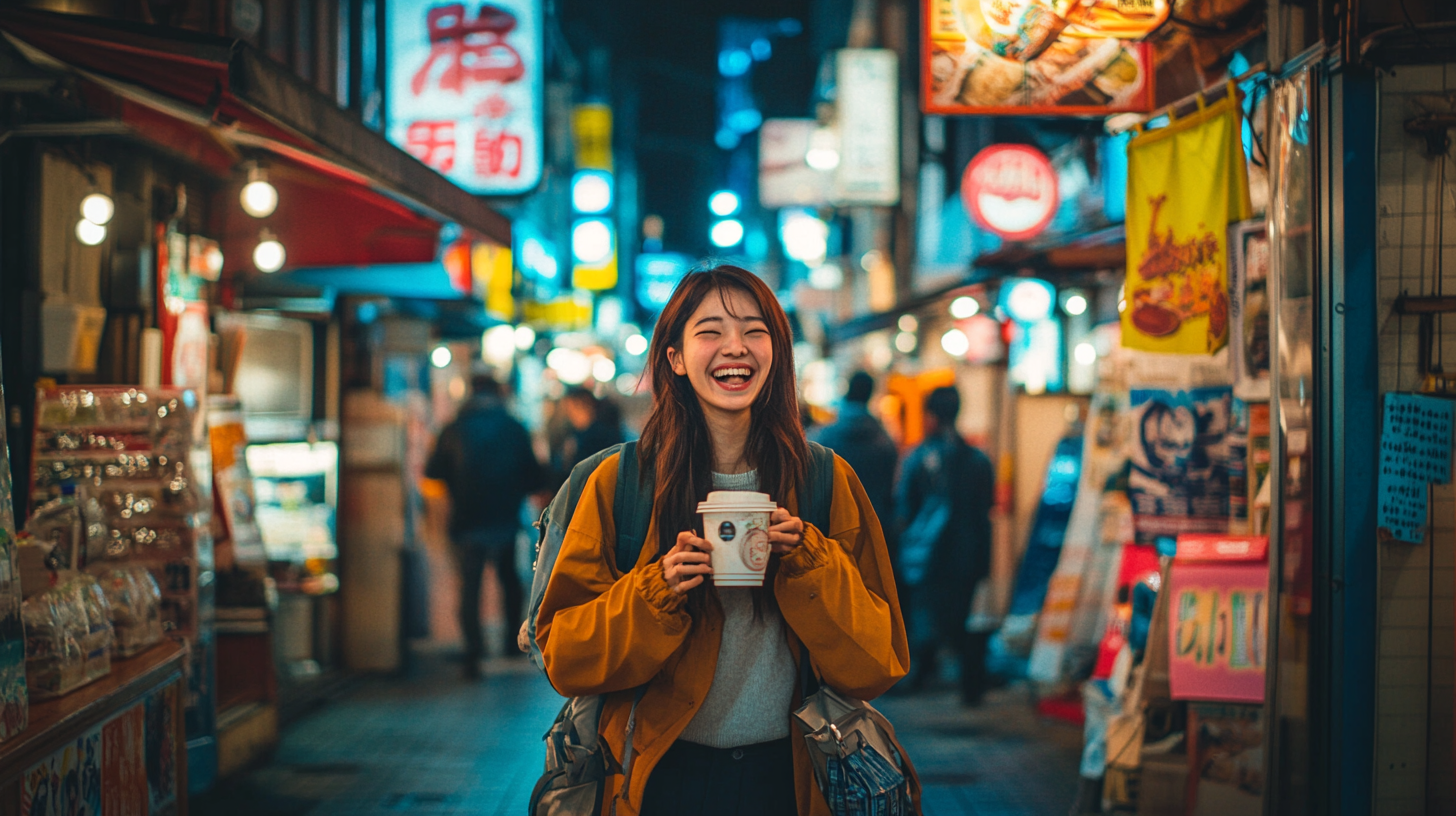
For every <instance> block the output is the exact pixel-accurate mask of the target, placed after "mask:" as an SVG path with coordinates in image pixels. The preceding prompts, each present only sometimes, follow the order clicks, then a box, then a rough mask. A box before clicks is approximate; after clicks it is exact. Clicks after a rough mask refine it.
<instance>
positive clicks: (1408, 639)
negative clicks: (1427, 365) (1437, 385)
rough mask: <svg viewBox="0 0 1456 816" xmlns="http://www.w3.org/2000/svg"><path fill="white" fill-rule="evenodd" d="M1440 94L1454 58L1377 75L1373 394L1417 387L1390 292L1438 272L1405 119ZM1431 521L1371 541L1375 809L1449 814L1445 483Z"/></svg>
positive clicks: (1455, 544) (1433, 183) (1427, 281)
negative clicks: (1398, 539)
mask: <svg viewBox="0 0 1456 816" xmlns="http://www.w3.org/2000/svg"><path fill="white" fill-rule="evenodd" d="M1447 94H1451V95H1452V96H1451V97H1446V95H1447ZM1443 97H1444V98H1443ZM1447 99H1456V64H1453V65H1447V66H1440V65H1434V66H1409V67H1403V68H1399V69H1397V70H1396V71H1395V72H1394V73H1393V74H1386V75H1385V76H1383V77H1382V79H1381V112H1380V141H1379V144H1380V156H1379V162H1380V164H1379V177H1378V183H1379V190H1378V193H1377V202H1376V203H1377V207H1378V211H1379V215H1378V218H1379V223H1378V228H1377V233H1376V234H1377V239H1376V240H1377V242H1378V247H1377V252H1378V255H1377V274H1378V275H1379V276H1380V286H1379V292H1380V311H1379V315H1380V320H1381V324H1380V390H1381V393H1385V392H1388V391H1395V390H1404V391H1412V390H1416V389H1417V388H1418V387H1419V375H1418V372H1417V368H1416V359H1417V353H1418V349H1419V339H1418V336H1417V331H1418V327H1417V318H1414V317H1404V318H1402V317H1400V316H1397V315H1395V314H1394V313H1393V310H1392V306H1393V304H1394V302H1395V299H1396V297H1397V296H1398V295H1400V293H1401V292H1407V293H1409V294H1411V295H1418V294H1422V293H1425V294H1431V293H1432V292H1433V291H1434V286H1435V282H1436V275H1437V273H1438V267H1437V254H1436V238H1437V229H1436V226H1437V225H1436V211H1437V199H1436V194H1437V175H1438V173H1437V167H1438V163H1439V160H1438V159H1434V158H1429V157H1427V156H1426V154H1425V143H1424V141H1423V140H1422V139H1419V138H1417V137H1415V136H1411V135H1410V134H1408V133H1406V132H1405V122H1406V120H1407V119H1409V118H1410V117H1412V116H1414V115H1416V114H1418V113H1420V112H1423V111H1424V110H1427V109H1429V108H1430V107H1431V106H1446V108H1447V109H1450V108H1451V107H1452V106H1451V103H1450V102H1448V101H1446V100H1447ZM1445 175H1446V180H1445V190H1444V194H1445V197H1446V198H1445V205H1444V217H1443V219H1442V221H1443V222H1444V223H1443V225H1442V226H1443V233H1444V234H1443V235H1442V243H1443V244H1444V245H1445V247H1444V254H1443V257H1442V259H1441V262H1440V267H1441V268H1440V270H1439V271H1440V272H1441V273H1442V274H1443V278H1442V280H1441V283H1442V284H1443V286H1444V291H1445V293H1446V294H1451V295H1456V154H1453V155H1452V156H1451V157H1450V158H1448V159H1447V166H1446V171H1445ZM1445 322H1446V326H1445V329H1446V331H1445V336H1444V338H1441V339H1440V340H1439V341H1438V342H1439V345H1440V351H1441V352H1442V353H1444V358H1445V359H1446V360H1448V361H1449V362H1447V363H1446V366H1445V367H1446V370H1447V371H1452V372H1456V314H1452V315H1449V316H1447V317H1446V319H1445ZM1430 520H1431V523H1430V532H1429V533H1428V534H1427V541H1426V544H1425V545H1422V546H1410V545H1405V544H1390V545H1380V544H1375V545H1374V546H1377V547H1379V548H1380V573H1381V574H1380V620H1379V644H1380V645H1379V665H1378V666H1377V680H1376V682H1377V684H1378V698H1377V704H1376V748H1375V761H1376V768H1375V797H1376V802H1375V809H1374V810H1375V812H1376V813H1379V814H1382V816H1387V815H1388V816H1403V815H1404V814H1449V813H1456V787H1453V785H1456V782H1453V779H1456V767H1453V762H1456V758H1453V740H1456V734H1453V729H1452V711H1453V699H1456V687H1453V674H1456V661H1453V653H1456V600H1453V599H1456V487H1453V486H1452V485H1436V486H1434V487H1433V488H1432V489H1431V501H1430Z"/></svg>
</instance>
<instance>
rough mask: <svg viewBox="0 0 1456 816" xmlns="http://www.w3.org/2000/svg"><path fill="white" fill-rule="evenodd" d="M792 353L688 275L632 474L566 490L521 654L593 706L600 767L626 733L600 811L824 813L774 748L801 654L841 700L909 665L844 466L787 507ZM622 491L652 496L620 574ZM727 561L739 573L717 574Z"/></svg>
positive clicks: (728, 297)
mask: <svg viewBox="0 0 1456 816" xmlns="http://www.w3.org/2000/svg"><path fill="white" fill-rule="evenodd" d="M792 342H793V336H792V332H791V330H790V327H789V320H788V317H787V316H786V315H785V314H784V310H783V309H782V308H781V307H780V306H779V304H778V300H777V298H775V296H774V294H773V291H772V290H771V289H769V287H768V286H767V285H765V284H764V282H763V281H761V280H759V279H758V277H757V276H755V275H754V274H753V273H751V272H749V271H747V270H745V269H740V268H738V267H734V266H717V267H713V268H711V269H707V270H704V271H699V272H692V273H689V274H688V275H687V276H686V277H684V278H683V280H682V282H681V283H679V284H678V286H677V288H676V289H675V290H674V292H673V294H672V298H671V299H670V300H669V301H668V303H667V306H666V307H664V309H663V311H662V314H661V316H660V317H659V318H658V321H657V326H656V328H654V330H653V332H652V345H651V347H650V349H649V350H648V355H647V365H648V372H647V375H646V377H645V379H647V380H648V381H650V382H651V383H652V384H653V390H654V393H653V400H652V412H651V415H650V416H649V417H648V420H647V424H646V426H645V427H644V428H643V431H642V438H641V440H640V441H639V442H638V443H637V446H636V449H635V451H636V456H637V460H638V461H637V464H638V465H639V467H638V469H637V472H638V473H639V474H641V475H642V477H644V478H643V481H642V483H641V484H639V485H632V486H630V487H629V486H628V485H627V484H626V483H625V482H624V483H622V484H618V475H619V473H620V472H621V471H620V468H621V467H622V463H621V456H623V455H630V454H627V453H625V452H624V453H623V454H619V455H614V456H610V457H608V458H607V459H605V460H603V461H602V463H601V464H600V465H599V466H597V467H596V470H594V471H593V472H592V474H591V477H590V480H589V481H588V482H587V483H586V485H585V487H583V489H582V496H581V499H580V501H579V503H578V504H577V505H576V510H575V512H574V514H573V515H572V518H571V521H570V524H569V525H568V527H567V531H566V533H565V535H564V537H563V539H562V542H561V549H560V552H559V554H558V556H557V561H556V566H555V567H554V568H553V569H552V571H551V578H550V581H549V583H548V585H547V587H546V592H545V595H544V597H543V599H542V602H541V608H540V612H539V614H538V615H537V618H536V642H537V645H538V646H539V647H540V650H541V656H542V659H543V662H544V664H545V667H546V673H547V675H548V676H549V677H550V679H551V682H552V684H553V685H554V686H555V687H556V689H557V691H560V692H561V693H563V694H575V695H585V694H606V695H608V697H607V701H606V702H605V703H604V704H603V706H602V714H601V726H600V728H599V736H600V738H601V739H602V741H603V742H605V743H606V744H607V745H608V747H609V750H610V752H611V755H612V756H622V751H623V749H624V745H625V743H624V742H623V740H624V739H625V737H624V734H625V733H627V731H626V730H625V729H626V728H635V731H634V732H633V733H636V734H637V735H638V737H639V740H640V741H639V742H638V743H637V747H638V750H640V754H639V755H638V756H637V758H636V760H635V764H634V765H633V766H632V774H631V777H630V779H629V780H626V781H625V782H624V780H623V778H622V776H617V775H614V776H611V777H609V778H608V779H607V780H606V783H605V784H606V785H607V788H608V790H607V792H606V796H605V798H604V799H603V800H602V801H603V804H602V805H601V807H600V808H599V809H600V810H601V811H602V812H606V811H608V810H609V808H611V809H613V810H615V811H616V812H620V813H635V814H640V816H659V814H673V816H709V815H710V814H711V815H712V816H718V814H723V816H739V814H743V815H744V816H746V814H754V816H778V815H779V814H783V816H787V815H788V814H811V816H827V814H828V813H829V811H828V806H827V804H826V803H825V800H824V798H823V796H822V795H821V794H820V793H819V791H818V788H817V787H816V786H815V783H814V772H813V769H812V767H811V765H810V760H809V757H808V753H807V751H806V749H805V745H804V742H803V741H802V740H795V739H793V738H792V736H791V724H790V722H791V721H790V716H791V711H792V708H793V706H794V704H795V703H794V700H795V692H796V689H797V684H798V667H797V661H801V660H805V659H809V658H806V657H805V652H804V651H803V647H807V648H808V651H809V653H810V654H812V655H813V657H812V659H809V660H810V663H812V670H813V673H815V674H817V675H818V676H819V677H821V678H822V679H823V682H824V683H825V684H828V685H831V686H833V687H834V688H836V689H843V690H844V691H845V693H847V694H850V695H851V696H853V697H856V698H859V699H871V698H873V697H875V696H878V695H879V694H881V693H883V692H884V691H885V689H887V688H889V687H890V685H891V684H893V683H894V682H895V681H896V680H897V679H899V678H900V677H902V676H903V675H904V674H905V672H906V670H907V669H908V666H909V662H908V660H909V649H908V645H907V643H906V640H905V628H904V623H903V621H902V620H901V618H900V607H899V602H898V599H897V597H896V594H895V587H894V581H893V579H892V578H891V570H890V561H889V554H888V552H887V551H886V549H885V541H884V538H883V536H882V534H881V532H880V525H879V524H878V523H877V522H876V521H875V520H874V509H873V507H872V505H871V504H870V502H869V498H868V496H867V495H866V494H865V491H864V488H863V487H862V486H861V485H860V482H859V479H858V478H857V477H856V476H855V474H854V471H853V470H851V469H850V467H849V466H848V465H847V464H845V462H844V460H843V459H839V458H837V457H834V458H833V468H832V471H833V473H832V479H833V485H832V497H831V498H830V501H829V502H828V505H827V506H826V507H825V508H824V509H825V510H826V511H827V512H825V513H822V514H821V513H820V512H818V511H817V510H816V512H815V513H807V512H805V511H804V507H803V505H802V504H800V497H804V496H805V495H806V492H814V491H811V490H810V486H809V484H808V482H809V481H810V477H809V472H808V471H809V460H810V447H809V443H808V442H807V440H805V438H804V430H803V428H802V426H801V425H800V424H799V409H798V395H797V389H796V388H795V385H794V367H793V365H791V364H790V361H791V360H792V359H793V357H792ZM816 473H820V474H822V473H824V469H819V468H816ZM649 474H650V476H649ZM817 478H818V477H816V479H817ZM818 484H821V485H824V482H823V481H822V480H820V481H818ZM824 486H825V487H826V488H828V487H829V486H828V485H824ZM633 488H635V489H637V490H651V491H652V496H653V502H652V511H651V523H650V525H649V526H648V528H647V530H646V537H645V540H644V541H643V543H642V549H641V553H640V554H639V556H638V558H637V560H636V562H635V566H633V567H632V568H631V569H630V570H628V571H627V573H626V574H623V573H621V572H620V571H619V570H617V569H616V562H615V560H614V558H615V550H616V548H617V542H618V539H617V529H616V521H615V511H614V507H615V504H616V498H617V495H616V494H617V492H618V491H619V490H627V489H633ZM710 491H711V494H710ZM709 495H712V496H715V497H717V498H718V500H719V501H724V502H729V503H730V504H731V506H732V507H735V508H738V509H739V510H742V509H743V508H744V507H748V506H750V505H752V509H753V511H754V512H753V513H751V514H750V515H752V516H754V518H752V519H751V520H750V519H747V518H745V517H743V516H738V517H736V521H737V524H734V523H729V521H728V520H727V519H722V518H720V519H718V521H715V522H714V523H713V524H711V525H709V529H707V530H705V529H704V528H703V526H702V525H701V524H700V521H699V517H698V509H699V502H703V501H704V500H705V499H707V498H708V497H709ZM821 495H822V494H821ZM733 496H736V497H737V498H736V499H729V498H725V497H733ZM822 500H823V499H822V498H821V499H820V501H822ZM734 502H736V503H734ZM717 506H718V507H720V508H721V507H724V506H728V505H717ZM771 508H772V509H771ZM705 512H706V511H705ZM801 512H805V515H808V516H810V517H811V518H818V519H819V521H818V522H816V523H810V522H807V521H805V520H803V519H801V518H799V514H800V513H801ZM764 517H766V522H765V521H764ZM740 525H741V526H740ZM756 525H765V526H756ZM821 526H822V528H823V529H821ZM705 533H709V534H711V535H712V536H713V541H709V540H708V538H705V535H704V534H705ZM715 542H716V543H715ZM735 548H737V549H736V550H735ZM715 560H716V562H717V563H718V564H719V566H720V567H722V571H721V572H720V573H718V574H717V575H715V573H714V566H713V565H714V563H715ZM740 560H741V563H742V565H745V566H746V567H748V568H749V569H750V571H751V572H755V573H758V574H759V579H758V581H749V580H744V576H743V575H742V574H741V573H740V572H735V571H734V566H733V565H735V564H738V563H739V561H740ZM760 581H761V585H754V584H759V582H760ZM639 689H641V691H640V692H639V691H638V690H639ZM634 699H635V700H636V701H637V702H636V703H634ZM629 712H632V713H629ZM629 717H635V720H634V721H633V722H634V723H635V725H630V726H628V725H626V723H627V721H628V718H629ZM624 784H626V785H627V789H626V790H623V789H622V786H623V785H624ZM618 798H620V800H623V801H625V805H624V806H623V807H615V803H618ZM608 803H614V804H612V805H609V804H608Z"/></svg>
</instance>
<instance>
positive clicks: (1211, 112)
mask: <svg viewBox="0 0 1456 816" xmlns="http://www.w3.org/2000/svg"><path fill="white" fill-rule="evenodd" d="M1236 102H1237V96H1236V95H1235V96H1233V97H1227V98H1225V99H1222V100H1220V101H1219V102H1216V103H1214V104H1212V105H1209V106H1208V107H1207V108H1205V109H1203V110H1201V111H1199V112H1198V113H1195V114H1192V115H1189V116H1187V117H1185V118H1182V119H1178V120H1177V121H1176V122H1174V123H1173V124H1170V125H1168V126H1167V127H1164V128H1160V129H1158V130H1154V131H1151V132H1148V133H1144V134H1142V135H1141V136H1138V137H1136V138H1134V139H1133V140H1132V141H1131V142H1130V143H1129V144H1128V149H1127V159H1128V189H1127V277H1126V281H1125V284H1124V288H1125V297H1126V301H1127V309H1126V310H1125V311H1123V314H1122V345H1123V346H1124V347H1125V348H1133V349H1139V350H1141V351H1157V352H1164V353H1171V354H1212V353H1213V352H1215V351H1218V350H1219V349H1220V348H1223V345H1224V343H1225V342H1226V341H1227V339H1228V328H1229V296H1228V292H1229V289H1228V237H1229V236H1228V225H1229V223H1230V222H1231V221H1238V220H1241V219H1246V218H1248V217H1249V211H1250V204H1249V181H1248V172H1247V171H1246V169H1245V164H1244V151H1243V146H1242V141H1241V137H1240V133H1241V124H1240V122H1241V120H1240V118H1239V109H1238V106H1237V104H1236Z"/></svg>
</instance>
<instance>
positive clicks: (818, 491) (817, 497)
mask: <svg viewBox="0 0 1456 816" xmlns="http://www.w3.org/2000/svg"><path fill="white" fill-rule="evenodd" d="M804 494H805V496H804V498H805V499H806V501H801V502H800V504H799V517H800V518H802V519H804V520H805V521H807V522H808V523H810V524H812V525H814V526H815V527H817V528H819V531H820V532H821V533H824V534H825V535H829V509H830V507H831V505H833V504H834V451H832V450H830V449H828V448H826V447H824V446H823V445H821V444H819V443H818V442H810V443H809V483H808V485H807V489H806V490H805V491H804Z"/></svg>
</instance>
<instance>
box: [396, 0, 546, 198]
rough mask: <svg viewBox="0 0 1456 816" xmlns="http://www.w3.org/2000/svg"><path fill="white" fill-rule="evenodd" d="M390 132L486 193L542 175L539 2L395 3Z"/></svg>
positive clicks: (522, 185) (520, 188)
mask: <svg viewBox="0 0 1456 816" xmlns="http://www.w3.org/2000/svg"><path fill="white" fill-rule="evenodd" d="M385 8H386V9H387V13H388V15H389V24H388V26H387V27H386V30H387V31H388V32H389V33H388V38H389V41H388V45H387V47H386V49H385V54H387V55H388V59H389V67H388V81H387V83H386V89H385V96H386V101H385V105H384V109H385V111H386V113H387V115H388V117H389V121H388V123H387V127H386V128H385V135H386V136H387V138H388V139H389V140H390V141H391V142H393V143H394V144H396V145H398V146H399V147H401V148H403V149H404V150H406V151H408V152H409V153H410V154H411V155H413V156H414V157H415V158H417V159H419V160H420V161H422V162H424V163H425V164H428V165H429V166H430V167H432V168H434V169H435V170H436V171H438V172H439V173H440V174H441V175H443V176H445V177H446V178H448V179H450V180H451V181H453V182H455V183H456V184H458V185H460V186H461V187H463V188H464V189H466V190H469V191H470V192H472V193H476V194H479V195H518V194H521V193H525V192H528V191H530V190H531V189H532V188H534V187H535V186H536V184H537V182H539V181H540V179H541V166H542V138H541V121H542V119H541V116H542V110H543V107H544V106H543V103H542V99H543V97H542V88H543V85H542V80H541V64H542V58H543V54H544V48H543V46H542V42H543V41H542V25H541V3H540V2H539V0H490V2H470V3H453V2H448V1H447V0H391V1H390V2H389V3H388V4H386V5H385Z"/></svg>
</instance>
